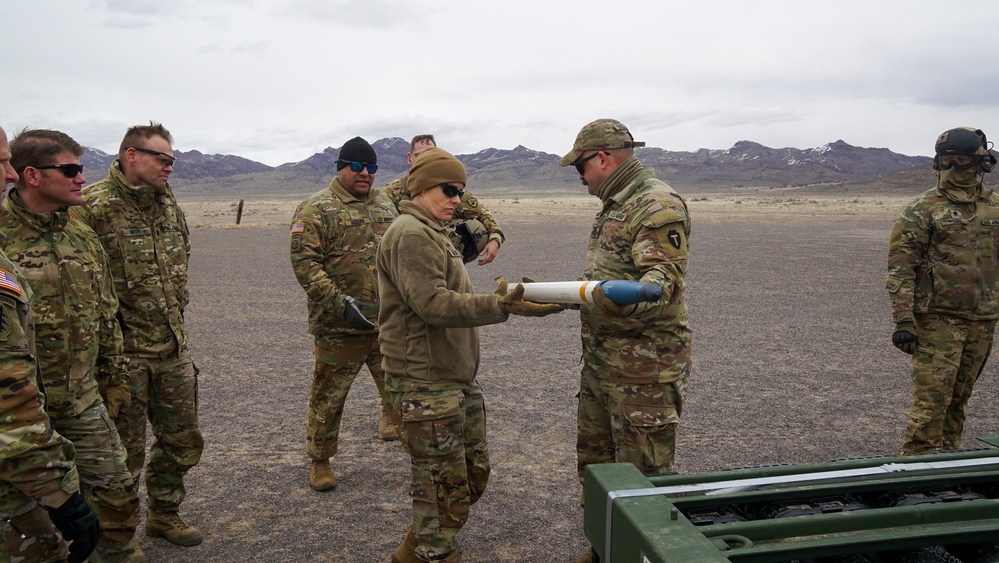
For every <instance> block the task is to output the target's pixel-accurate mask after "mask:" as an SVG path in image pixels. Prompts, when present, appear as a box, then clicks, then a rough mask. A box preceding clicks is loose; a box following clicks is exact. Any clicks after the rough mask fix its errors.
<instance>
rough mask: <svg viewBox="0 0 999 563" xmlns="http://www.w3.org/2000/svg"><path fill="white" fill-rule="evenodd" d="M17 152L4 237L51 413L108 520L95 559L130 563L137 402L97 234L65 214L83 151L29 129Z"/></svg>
mask: <svg viewBox="0 0 999 563" xmlns="http://www.w3.org/2000/svg"><path fill="white" fill-rule="evenodd" d="M11 153H12V157H11V163H12V165H13V166H14V169H15V170H16V171H18V173H19V175H20V180H19V181H18V183H17V185H16V187H15V189H14V190H12V191H11V193H10V194H9V196H8V197H7V200H6V201H5V202H4V214H3V215H0V232H2V233H4V234H5V235H6V238H5V240H4V242H3V243H2V245H3V249H4V251H5V252H6V253H7V256H8V257H10V259H11V260H12V261H13V262H15V263H16V264H18V266H19V267H20V269H21V273H22V274H23V275H24V277H25V278H26V279H27V280H28V283H29V284H30V285H31V290H32V293H33V294H34V302H33V303H32V313H33V315H34V319H35V334H36V344H37V347H38V365H39V373H40V375H41V379H42V382H43V384H44V385H45V388H46V389H47V390H48V393H47V404H46V411H47V412H48V415H49V417H50V418H51V420H52V425H53V427H54V428H55V429H56V431H57V432H59V433H60V434H61V435H62V436H64V437H65V438H67V439H69V440H70V441H72V442H73V445H74V447H75V449H76V466H77V469H78V470H79V474H80V485H81V489H82V492H83V495H84V497H85V498H86V499H87V501H88V502H90V504H91V505H92V506H93V508H94V510H95V512H96V513H97V516H98V518H99V519H100V522H101V535H100V541H99V543H98V545H97V550H96V551H95V553H94V555H93V556H92V557H91V560H92V561H95V562H96V561H114V562H121V561H131V560H132V558H133V555H134V554H135V549H136V541H135V527H136V525H137V524H138V518H139V515H138V510H139V497H138V495H137V493H136V487H135V482H134V480H133V479H132V476H131V474H130V473H129V472H128V467H127V466H126V465H125V457H126V454H125V448H124V446H122V443H121V439H120V438H119V436H118V432H117V430H116V429H115V426H114V423H113V422H112V421H111V418H112V416H111V415H113V414H116V413H117V411H118V410H119V409H120V408H122V407H127V406H128V404H129V402H130V394H129V391H128V359H127V358H126V357H125V356H124V355H123V354H122V338H121V329H120V327H119V325H118V321H117V320H116V319H115V314H116V313H117V311H118V300H117V298H116V297H115V293H114V290H113V289H112V287H111V280H110V279H109V276H108V274H107V258H106V257H105V254H104V250H103V249H102V248H101V244H100V242H99V241H98V240H97V236H96V235H95V234H94V232H93V231H92V230H90V228H89V227H87V226H86V225H85V224H84V223H83V222H81V221H80V220H79V219H78V218H76V217H74V216H73V215H71V214H70V213H69V210H68V208H69V206H71V205H79V204H81V203H83V199H82V198H81V197H80V188H81V187H82V186H83V183H84V182H85V181H86V180H85V179H84V177H83V173H82V169H83V167H82V166H80V158H79V157H80V155H82V154H83V147H81V146H80V145H79V144H77V143H76V141H74V140H73V139H72V138H70V137H69V136H68V135H66V134H65V133H62V132H59V131H48V130H28V131H22V132H21V133H20V134H19V135H18V136H17V138H15V139H14V141H13V142H12V143H11ZM104 397H106V398H107V407H105V402H104ZM109 411H110V412H111V415H109Z"/></svg>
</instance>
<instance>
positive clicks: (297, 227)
mask: <svg viewBox="0 0 999 563" xmlns="http://www.w3.org/2000/svg"><path fill="white" fill-rule="evenodd" d="M304 232H305V223H294V224H292V225H291V234H295V233H304Z"/></svg>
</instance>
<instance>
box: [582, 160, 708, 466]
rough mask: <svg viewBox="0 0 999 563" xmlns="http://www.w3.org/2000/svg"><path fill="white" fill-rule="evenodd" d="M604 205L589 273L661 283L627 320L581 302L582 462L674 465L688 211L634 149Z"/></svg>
mask: <svg viewBox="0 0 999 563" xmlns="http://www.w3.org/2000/svg"><path fill="white" fill-rule="evenodd" d="M600 188H601V190H602V192H601V193H604V191H603V190H605V189H606V196H604V197H602V198H601V199H602V200H603V203H604V206H603V209H602V210H601V211H600V213H598V214H597V217H596V220H595V221H594V223H593V229H592V231H591V233H590V241H589V248H588V251H587V258H586V271H585V273H584V274H583V279H584V280H613V279H625V278H628V277H631V278H633V279H636V280H638V281H640V282H642V283H649V284H656V285H659V286H661V287H662V288H663V298H662V300H660V301H659V302H657V303H643V304H640V305H639V306H637V307H636V308H635V310H634V311H633V312H631V313H630V314H629V315H628V316H627V317H625V318H612V317H609V316H607V315H606V314H604V313H603V312H602V311H601V310H600V309H599V308H598V307H596V306H588V305H583V306H581V310H580V316H581V318H582V343H583V362H584V365H583V369H582V374H581V380H580V392H579V409H578V413H577V416H578V421H577V422H578V434H577V441H576V452H577V467H578V470H579V479H580V482H581V483H582V482H583V475H584V470H585V468H586V466H587V465H589V464H591V463H610V462H630V463H633V464H634V465H635V466H636V467H638V469H639V470H640V471H642V473H644V474H646V475H655V474H661V473H667V472H670V471H672V470H673V458H674V448H675V442H676V427H677V425H678V423H679V422H680V413H681V411H682V409H683V398H684V395H685V393H686V389H687V381H688V376H689V374H690V367H691V362H692V352H691V346H690V344H691V342H690V325H689V323H688V320H687V304H686V301H685V300H684V296H683V289H684V281H683V277H684V274H686V271H687V253H688V250H689V240H688V237H689V236H690V216H689V215H688V213H687V204H686V202H684V200H683V198H682V197H680V195H679V194H677V193H676V192H675V191H674V190H673V188H671V187H670V186H669V185H667V184H666V183H665V182H662V181H661V180H658V179H656V177H655V173H654V172H653V171H651V170H643V168H642V165H641V163H640V162H639V161H638V158H637V157H634V156H632V157H629V158H628V159H627V160H625V161H624V162H623V163H622V164H621V165H620V166H619V167H618V169H617V171H615V172H614V173H613V174H612V175H611V177H609V178H607V180H606V181H605V182H604V185H601V187H600Z"/></svg>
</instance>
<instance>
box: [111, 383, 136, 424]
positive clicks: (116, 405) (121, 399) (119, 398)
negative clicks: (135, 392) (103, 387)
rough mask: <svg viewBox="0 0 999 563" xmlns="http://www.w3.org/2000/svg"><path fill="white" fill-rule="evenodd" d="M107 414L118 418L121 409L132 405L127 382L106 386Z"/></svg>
mask: <svg viewBox="0 0 999 563" xmlns="http://www.w3.org/2000/svg"><path fill="white" fill-rule="evenodd" d="M107 395H108V396H107V400H106V401H105V402H106V403H107V407H108V414H109V415H110V416H111V418H118V413H119V412H121V410H122V409H127V408H128V407H130V406H132V393H131V391H129V390H128V384H127V383H123V384H121V385H114V386H112V387H108V391H107Z"/></svg>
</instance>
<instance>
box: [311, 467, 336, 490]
mask: <svg viewBox="0 0 999 563" xmlns="http://www.w3.org/2000/svg"><path fill="white" fill-rule="evenodd" d="M309 486H310V487H312V490H313V491H319V492H322V491H328V490H330V489H332V488H334V487H336V477H334V476H333V471H331V470H330V462H329V461H326V460H323V461H313V462H312V465H311V467H309Z"/></svg>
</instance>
